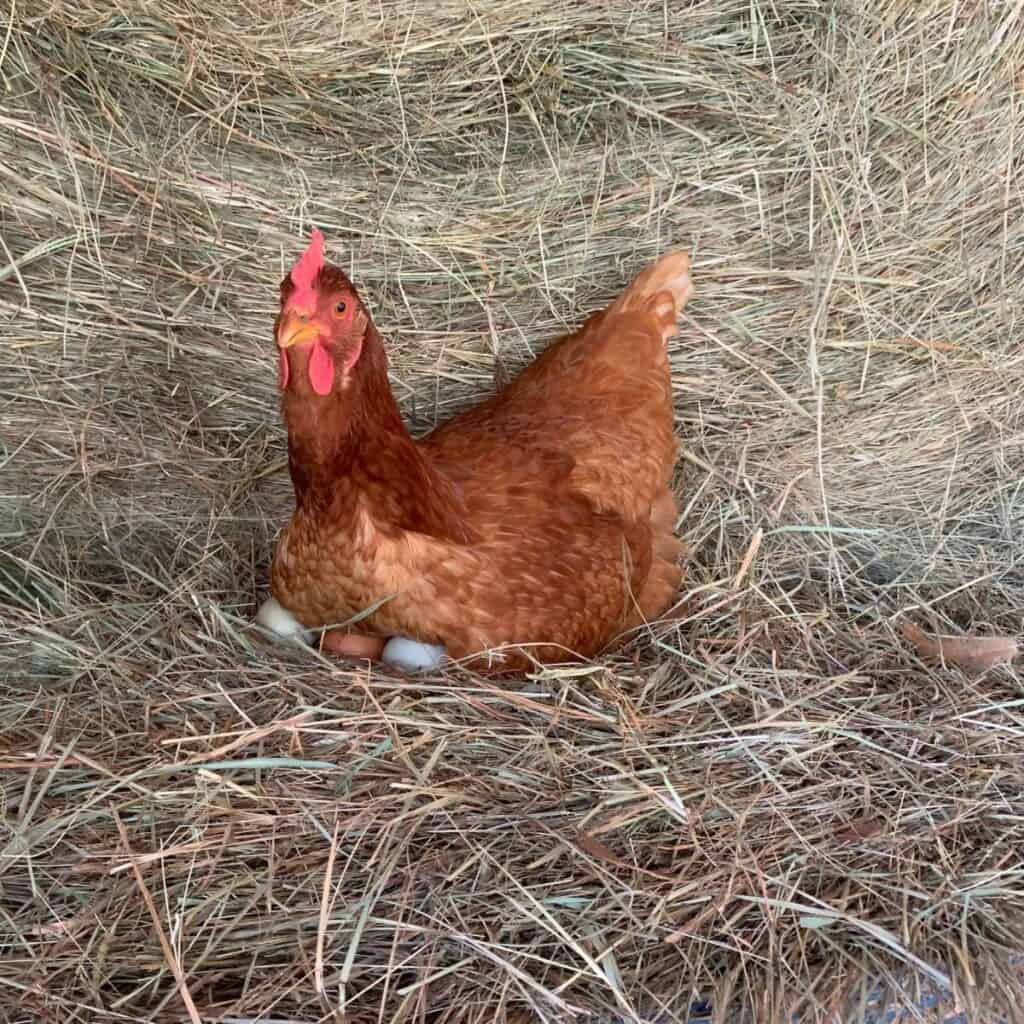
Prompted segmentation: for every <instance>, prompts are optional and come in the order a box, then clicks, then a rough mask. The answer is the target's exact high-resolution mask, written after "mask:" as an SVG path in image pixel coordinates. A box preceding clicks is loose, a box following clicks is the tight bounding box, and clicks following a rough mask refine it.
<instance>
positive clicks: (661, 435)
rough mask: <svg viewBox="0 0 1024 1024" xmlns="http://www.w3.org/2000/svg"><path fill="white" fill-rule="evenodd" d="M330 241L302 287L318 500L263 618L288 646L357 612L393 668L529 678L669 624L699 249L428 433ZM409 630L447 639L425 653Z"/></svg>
mask: <svg viewBox="0 0 1024 1024" xmlns="http://www.w3.org/2000/svg"><path fill="white" fill-rule="evenodd" d="M323 244H324V243H323V236H322V235H321V234H320V232H319V231H314V232H313V240H312V242H311V244H310V246H309V248H308V249H307V250H306V252H305V253H304V254H303V256H302V257H301V259H300V260H299V261H298V263H297V264H296V265H295V267H294V268H293V269H292V271H291V272H290V273H289V274H288V275H287V276H286V277H285V279H284V281H283V282H282V283H281V296H280V312H279V314H278V317H277V320H276V322H275V336H276V338H277V344H278V347H279V360H280V386H281V389H282V399H281V410H282V415H283V418H284V422H285V424H286V426H287V428H288V463H289V469H290V472H291V478H292V483H293V486H294V490H295V504H296V507H295V513H294V515H293V516H292V519H291V522H290V523H289V524H288V526H287V527H286V529H285V530H284V532H283V534H282V536H281V538H280V541H279V543H278V546H277V550H276V552H275V555H274V560H273V566H272V571H271V592H272V595H273V597H272V598H271V599H270V600H269V601H268V602H267V603H266V604H265V605H264V607H263V608H262V609H261V611H260V613H259V616H258V620H259V621H260V622H261V623H262V624H264V625H265V626H267V627H269V628H271V629H272V630H274V631H275V632H278V633H287V632H289V631H290V630H304V631H311V630H315V629H322V628H324V627H330V626H337V625H338V624H342V626H344V624H345V623H346V622H350V621H352V620H356V619H357V620H358V627H357V628H358V630H359V631H360V632H361V633H365V634H368V635H370V636H372V637H379V638H380V639H381V640H382V641H383V640H386V639H388V638H396V639H394V640H392V641H391V642H390V643H389V644H388V646H387V647H385V648H384V658H385V660H389V661H392V662H395V663H398V664H402V665H405V666H406V667H413V666H416V667H424V666H430V665H433V664H436V663H438V662H439V660H440V658H441V655H442V654H445V653H446V654H447V656H448V657H449V658H454V659H465V658H469V659H470V663H471V664H472V665H473V667H476V668H480V669H483V670H487V669H491V670H499V671H509V670H520V669H522V668H524V667H529V666H530V665H531V664H532V663H548V662H554V661H568V660H573V659H578V658H586V657H589V656H592V655H594V654H596V653H598V652H600V651H601V650H603V649H605V648H606V647H608V646H609V644H611V643H612V642H613V641H614V640H615V639H616V638H618V637H619V636H621V635H622V634H623V633H625V632H627V631H628V630H630V629H632V628H635V627H637V626H638V625H640V624H642V623H644V622H646V621H650V620H653V619H656V618H658V617H659V616H661V615H662V614H664V612H665V611H666V610H667V609H668V608H669V607H670V605H671V604H672V603H673V600H674V598H675V595H676V593H677V590H678V587H679V583H680V579H681V569H680V566H679V560H680V557H679V556H680V550H681V545H680V543H679V541H678V540H677V539H676V537H675V533H674V530H675V521H676V515H677V512H676V505H675V501H674V498H673V495H672V492H671V489H670V484H671V476H672V471H673V466H674V463H675V459H676V451H677V442H676V438H675V432H674V421H673V410H672V390H671V384H670V379H669V364H668V357H667V353H666V340H667V339H668V338H669V337H671V336H672V335H673V334H674V333H675V332H676V329H677V320H678V318H679V314H680V311H681V310H682V308H683V305H684V304H685V302H686V299H687V297H688V295H689V293H690V290H691V284H690V276H689V258H688V256H687V254H686V253H684V252H673V253H670V254H668V255H666V256H664V257H662V258H661V259H660V260H658V262H656V263H654V264H652V265H651V266H649V267H648V268H647V269H646V270H644V271H643V273H641V274H640V275H639V276H638V277H637V278H636V279H635V280H634V281H633V282H632V284H630V286H629V287H628V288H627V289H626V290H625V291H624V292H623V293H622V294H621V295H620V296H619V297H618V299H617V300H616V301H615V302H613V303H612V304H611V305H610V306H609V307H608V308H607V309H604V310H602V311H600V312H598V313H596V314H594V315H592V316H591V317H590V318H589V319H588V320H586V321H585V323H584V324H583V325H582V326H581V327H580V328H579V329H578V330H577V331H575V332H574V333H572V334H569V335H567V336H565V337H563V338H561V339H559V340H558V341H556V342H554V343H553V344H552V345H551V346H550V347H549V348H548V349H547V350H546V351H545V352H544V353H543V354H542V355H541V356H540V357H539V358H538V359H537V360H536V361H534V362H533V363H532V364H530V365H529V366H528V367H527V368H526V369H525V370H523V372H522V373H520V374H519V376H518V377H516V378H515V379H514V380H513V381H512V382H511V383H510V384H508V385H507V386H506V387H505V388H504V389H503V390H502V391H500V392H499V393H498V394H497V395H495V396H494V397H493V398H490V399H489V400H487V401H485V402H483V403H482V404H480V405H477V406H476V407H474V408H471V409H469V410H468V411H466V412H463V413H461V414H460V415H458V416H456V417H454V418H453V419H451V420H450V421H448V422H447V423H445V424H443V425H442V426H440V427H438V428H437V429H435V430H434V431H433V432H431V433H430V434H428V435H427V436H425V437H423V438H420V439H418V440H414V439H413V438H412V437H411V436H410V434H409V432H408V430H407V429H406V427H405V425H404V424H403V422H402V417H401V414H400V412H399V408H398V405H397V403H396V401H395V399H394V396H393V395H392V393H391V388H390V385H389V383H388V376H387V357H386V354H385V350H384V345H383V343H382V341H381V337H380V335H379V334H378V333H377V329H376V327H375V326H374V324H373V320H372V319H371V317H370V314H369V311H368V310H367V308H366V306H365V305H364V303H363V302H362V301H361V300H360V298H359V294H358V292H357V291H356V289H355V287H354V286H353V285H352V283H351V282H350V281H349V279H348V278H347V277H346V276H345V274H344V273H342V271H341V270H339V269H338V268H337V267H335V266H332V265H330V264H325V263H324V260H323ZM360 616H361V617H360ZM334 637H335V639H337V634H336V633H335V634H334ZM398 638H408V639H411V640H414V641H416V642H418V644H420V645H433V646H431V647H416V646H414V647H413V655H412V656H411V657H410V655H409V645H408V644H407V643H405V642H404V641H403V640H401V639H398ZM350 639H351V640H352V641H353V642H354V643H357V644H358V643H359V638H358V637H355V636H353V637H351V638H350ZM335 646H336V648H337V649H340V650H346V649H349V648H347V647H346V642H345V640H344V638H343V639H342V642H341V643H340V644H339V643H336V644H335ZM378 649H379V648H378ZM351 650H352V651H353V652H355V651H356V650H357V648H356V647H354V646H353V647H352V648H351ZM358 650H360V652H362V648H358ZM424 652H426V654H424ZM482 652H486V653H482ZM473 656H476V657H473Z"/></svg>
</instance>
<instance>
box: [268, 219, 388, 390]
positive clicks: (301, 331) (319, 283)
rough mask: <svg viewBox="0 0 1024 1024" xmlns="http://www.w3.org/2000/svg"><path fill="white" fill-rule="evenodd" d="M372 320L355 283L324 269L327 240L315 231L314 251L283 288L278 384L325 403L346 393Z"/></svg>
mask: <svg viewBox="0 0 1024 1024" xmlns="http://www.w3.org/2000/svg"><path fill="white" fill-rule="evenodd" d="M368 322H369V318H368V316H367V314H366V311H365V310H364V308H363V305H362V303H361V302H360V300H359V296H358V294H357V293H356V290H355V287H354V286H353V285H352V282H351V281H349V279H348V278H347V277H346V276H345V275H344V274H343V273H342V272H341V271H340V270H338V268H337V267H333V266H327V265H325V264H324V236H323V235H322V234H321V233H320V232H319V231H318V230H316V229H314V231H313V238H312V241H311V242H310V243H309V247H308V248H307V249H306V251H305V252H304V253H303V254H302V256H301V257H300V258H299V261H298V262H297V263H296V264H295V266H294V267H292V269H291V271H290V273H289V274H288V276H287V277H285V279H284V280H283V281H282V282H281V310H280V312H279V313H278V316H277V321H276V322H275V325H274V331H275V336H276V339H277V346H278V362H279V383H280V386H281V389H282V390H283V391H284V390H287V389H288V388H289V386H290V385H293V386H296V385H297V386H298V387H300V388H305V384H304V383H299V382H300V381H304V382H308V385H309V388H310V389H311V390H312V391H313V393H314V394H316V395H319V396H321V397H324V396H326V395H329V394H331V392H332V391H333V390H334V388H335V387H336V386H341V387H344V385H345V382H346V381H347V380H348V377H349V374H350V373H351V371H352V368H353V367H354V366H355V365H356V363H357V362H358V361H359V357H360V355H361V354H362V350H363V340H364V337H365V334H366V327H367V323H368Z"/></svg>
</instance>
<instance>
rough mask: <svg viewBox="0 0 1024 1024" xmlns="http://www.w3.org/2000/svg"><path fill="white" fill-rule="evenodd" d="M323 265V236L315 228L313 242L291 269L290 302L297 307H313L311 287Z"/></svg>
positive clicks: (314, 298)
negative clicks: (291, 293) (293, 289)
mask: <svg viewBox="0 0 1024 1024" xmlns="http://www.w3.org/2000/svg"><path fill="white" fill-rule="evenodd" d="M323 265H324V236H323V235H322V234H321V233H320V231H319V230H318V229H317V228H313V240H312V241H311V242H310V243H309V247H308V248H307V249H306V251H305V252H304V253H303V254H302V255H301V256H300V257H299V262H298V263H296V264H295V266H294V267H292V272H291V279H292V284H293V285H294V286H295V294H294V295H293V296H292V302H294V303H295V304H296V305H297V306H313V305H315V304H316V296H315V295H314V292H313V285H314V284H315V282H316V278H317V275H318V274H319V273H320V271H321V270H322V269H323Z"/></svg>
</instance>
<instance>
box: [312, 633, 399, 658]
mask: <svg viewBox="0 0 1024 1024" xmlns="http://www.w3.org/2000/svg"><path fill="white" fill-rule="evenodd" d="M320 649H321V650H322V651H324V652H325V653H326V652H330V653H331V654H340V655H341V656H342V657H344V658H365V659H368V660H369V661H379V660H380V655H381V652H382V651H383V650H384V641H383V640H382V639H381V638H380V637H379V636H366V635H365V634H363V633H346V632H345V631H344V630H341V629H328V630H327V631H326V632H325V633H324V635H323V639H322V640H321V641H320Z"/></svg>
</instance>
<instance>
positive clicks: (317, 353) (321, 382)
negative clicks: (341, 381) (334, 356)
mask: <svg viewBox="0 0 1024 1024" xmlns="http://www.w3.org/2000/svg"><path fill="white" fill-rule="evenodd" d="M309 383H310V384H311V385H312V386H313V390H314V391H315V392H316V393H317V394H318V395H329V394H330V393H331V387H332V385H333V384H334V363H333V362H332V361H331V357H330V356H329V355H328V354H327V350H326V349H325V348H324V347H323V345H321V344H320V342H319V341H317V342H314V343H313V351H312V352H310V354H309Z"/></svg>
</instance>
